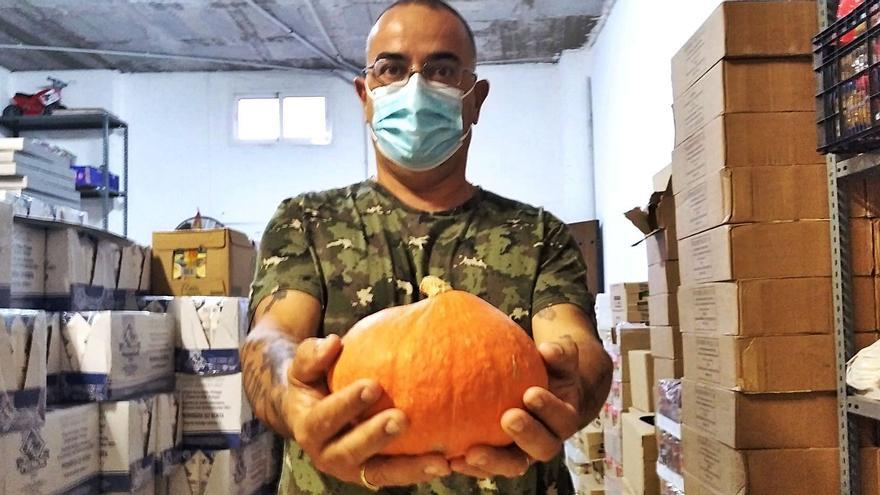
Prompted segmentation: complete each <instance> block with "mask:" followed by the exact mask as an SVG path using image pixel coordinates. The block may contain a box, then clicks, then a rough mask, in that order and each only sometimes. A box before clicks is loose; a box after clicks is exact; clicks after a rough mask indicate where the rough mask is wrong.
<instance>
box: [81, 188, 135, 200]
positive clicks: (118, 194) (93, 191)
mask: <svg viewBox="0 0 880 495" xmlns="http://www.w3.org/2000/svg"><path fill="white" fill-rule="evenodd" d="M103 189H104V188H101V187H92V188H88V189H77V191H79V195H80V196H82V197H83V198H100V197H101V196H103V195H104V190H103ZM108 195H109V196H110V197H111V198H124V197H125V193H124V192H122V191H110V192H109V193H108Z"/></svg>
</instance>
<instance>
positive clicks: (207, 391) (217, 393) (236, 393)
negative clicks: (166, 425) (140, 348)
mask: <svg viewBox="0 0 880 495" xmlns="http://www.w3.org/2000/svg"><path fill="white" fill-rule="evenodd" d="M241 380H242V377H241V373H236V374H234V375H214V376H199V375H192V374H187V373H178V374H177V385H176V387H177V391H178V393H179V394H180V401H181V405H182V408H183V446H184V447H185V448H189V449H199V448H205V449H222V448H237V447H239V446H240V445H242V444H243V443H247V442H248V441H250V440H251V439H252V438H254V437H255V436H256V435H257V434H258V433H260V431H261V430H262V428H263V426H262V425H261V424H260V423H259V421H257V420H256V419H254V413H253V411H252V410H251V406H250V402H248V400H247V397H245V394H244V388H243V385H242V381H241Z"/></svg>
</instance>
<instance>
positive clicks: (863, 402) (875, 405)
mask: <svg viewBox="0 0 880 495" xmlns="http://www.w3.org/2000/svg"><path fill="white" fill-rule="evenodd" d="M846 406H847V411H848V412H849V413H850V414H855V415H857V416H862V417H865V418H871V419H875V420H878V421H880V401H877V400H871V399H866V398H864V397H858V396H852V395H851V396H849V398H848V399H847V402H846Z"/></svg>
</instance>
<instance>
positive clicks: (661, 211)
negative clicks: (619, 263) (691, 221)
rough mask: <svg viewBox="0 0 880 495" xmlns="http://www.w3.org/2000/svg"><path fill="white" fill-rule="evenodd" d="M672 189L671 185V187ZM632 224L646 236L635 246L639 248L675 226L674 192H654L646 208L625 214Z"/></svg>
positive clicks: (632, 210) (637, 208)
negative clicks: (647, 240)
mask: <svg viewBox="0 0 880 495" xmlns="http://www.w3.org/2000/svg"><path fill="white" fill-rule="evenodd" d="M670 188H671V185H670ZM623 216H625V217H626V218H627V219H628V220H629V221H630V222H632V224H633V225H634V226H635V227H636V228H637V229H639V231H640V232H641V233H642V234H644V236H643V237H642V238H641V239H640V240H639V241H638V242H636V243H635V244H633V246H637V245H639V244H641V243H642V242H644V241H645V239H647V238H648V237H650V236H652V235H653V234H655V233H657V232H659V231H661V230H663V229H667V228H671V227H674V226H675V203H674V198H673V196H672V192H671V191H670V192H666V191H661V192H656V191H655V192H654V193H653V194H651V198H650V199H649V200H648V205H647V206H646V207H635V208H633V209H631V210H629V211H628V212H626V213H624V214H623Z"/></svg>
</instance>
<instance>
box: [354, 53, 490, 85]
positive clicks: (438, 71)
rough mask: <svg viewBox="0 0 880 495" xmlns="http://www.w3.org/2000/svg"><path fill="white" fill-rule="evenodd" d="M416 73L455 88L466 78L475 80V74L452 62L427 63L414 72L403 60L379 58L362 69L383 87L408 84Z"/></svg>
mask: <svg viewBox="0 0 880 495" xmlns="http://www.w3.org/2000/svg"><path fill="white" fill-rule="evenodd" d="M416 72H418V73H420V74H421V75H422V77H424V78H425V79H427V80H429V81H433V82H437V83H441V84H445V85H447V86H456V87H457V86H461V84H462V83H463V82H465V80H466V78H467V79H469V78H471V77H473V78H474V80H476V78H477V73H476V72H474V71H473V70H471V69H466V68H464V67H462V66H461V64H460V63H458V62H456V61H454V60H435V61H428V62H425V63H424V64H422V68H421V70H415V69H414V68H413V66H411V65H410V64H409V63H407V62H405V61H403V60H397V59H388V58H380V59H379V60H377V61H376V62H374V63H373V64H372V65H370V66H368V67H367V68H366V69H364V75H367V74H372V75H373V77H375V78H376V79H377V80H378V81H379V82H380V83H381V84H382V85H383V86H385V85H388V84H394V83H400V82H408V81H409V78H410V77H411V76H412V75H413V74H414V73H416Z"/></svg>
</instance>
